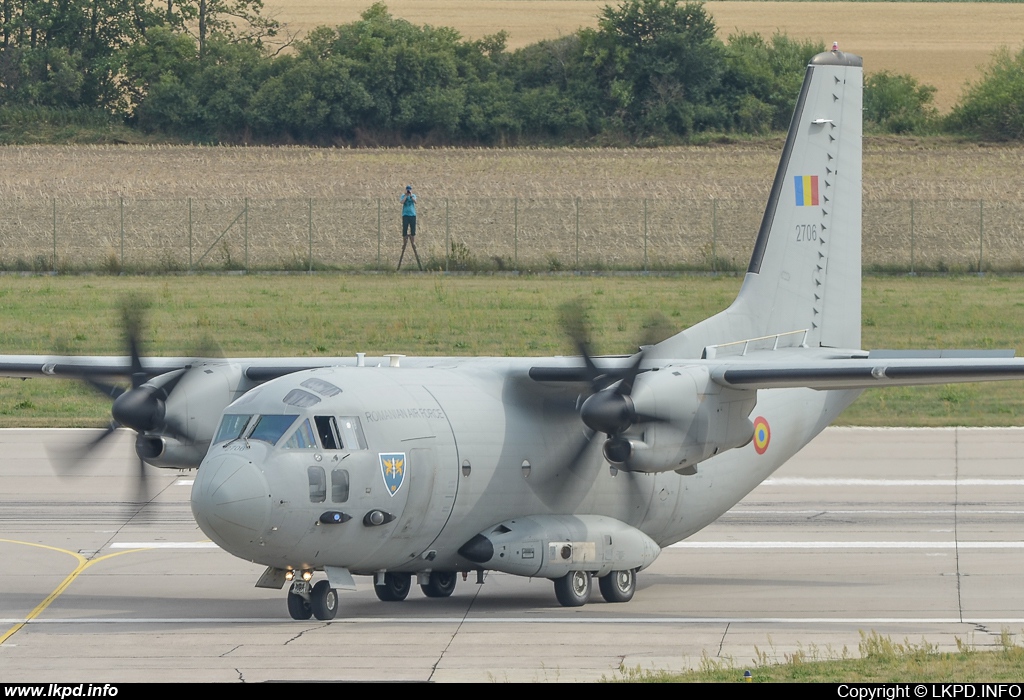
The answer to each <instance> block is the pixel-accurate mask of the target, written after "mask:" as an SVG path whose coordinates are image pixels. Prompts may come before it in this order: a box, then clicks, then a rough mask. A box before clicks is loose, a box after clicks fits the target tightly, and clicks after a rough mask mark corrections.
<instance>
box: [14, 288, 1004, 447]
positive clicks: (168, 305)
mask: <svg viewBox="0 0 1024 700" xmlns="http://www.w3.org/2000/svg"><path fill="white" fill-rule="evenodd" d="M739 284H740V278H739V277H734V276H718V277H711V276H704V275H692V276H691V275H678V276H676V275H673V276H650V277H645V276H639V275H630V276H576V275H571V274H567V275H565V276H560V275H554V276H548V275H537V276H516V275H507V276H506V275H494V276H490V275H480V276H472V275H469V276H460V275H449V276H446V275H440V274H423V275H418V274H416V275H404V274H403V275H392V274H382V275H377V274H365V275H341V274H316V275H312V276H308V275H194V276H165V277H107V276H24V277H23V276H15V275H5V276H0V314H2V318H3V323H2V325H0V353H3V354H50V353H62V354H96V355H103V354H123V353H124V352H125V350H124V347H123V341H122V340H121V337H120V331H119V305H120V300H121V299H122V298H123V297H124V296H126V295H128V294H142V295H144V296H146V297H148V298H149V299H150V300H151V301H152V308H151V310H150V313H149V317H148V329H147V332H146V335H145V338H146V341H147V342H146V348H145V349H146V352H148V353H150V354H155V355H182V354H184V355H188V354H192V353H194V352H195V351H196V349H197V348H199V347H202V346H204V343H205V342H206V341H205V339H207V338H213V339H215V340H216V341H217V342H218V343H219V344H220V346H221V348H222V349H223V351H224V354H225V355H227V356H229V357H231V356H250V357H260V356H293V355H295V356H311V357H312V356H351V355H354V354H355V353H356V352H366V353H370V354H377V353H388V352H399V353H404V354H407V355H497V356H518V355H526V356H544V355H552V354H569V353H572V352H573V349H572V347H571V346H570V344H569V342H568V341H567V340H566V338H565V336H564V334H563V332H562V330H561V329H560V328H559V324H558V306H559V305H560V304H561V303H562V302H564V301H566V300H569V299H573V298H576V297H582V298H583V299H584V300H585V303H586V305H587V307H588V309H589V316H590V320H591V323H592V326H593V335H594V339H595V346H596V348H595V349H596V351H598V352H602V353H628V352H632V351H633V350H634V349H635V346H636V345H637V343H638V342H639V341H640V339H641V338H643V337H644V330H643V326H644V325H645V324H648V323H650V321H651V317H652V315H653V314H654V313H655V312H657V313H659V314H661V315H663V316H664V317H665V318H666V319H667V321H668V323H669V324H670V325H671V327H672V328H674V329H682V328H685V327H687V326H689V325H691V324H693V323H695V322H697V321H700V320H701V319H703V318H706V317H707V316H710V315H711V314H714V313H716V312H717V311H719V310H721V309H723V308H725V307H726V306H728V304H729V303H730V302H731V301H732V299H733V297H734V296H735V294H736V291H737V289H738V288H739ZM1022 311H1024V277H994V276H986V277H981V278H979V277H975V276H964V277H917V278H909V277H869V278H866V279H865V281H864V306H863V318H864V332H863V346H864V347H865V348H915V347H916V348H954V347H967V348H1017V347H1018V346H1020V345H1021V339H1022V338H1024V313H1022ZM1022 396H1024V392H1022V391H1021V385H1020V384H1018V383H1016V382H1003V383H992V384H984V385H974V384H963V385H956V386H938V387H920V388H906V389H903V388H901V389H887V390H878V391H873V392H868V393H865V395H864V396H863V397H861V399H859V400H858V401H857V403H855V404H854V405H853V407H851V408H850V409H849V410H848V411H847V412H846V413H845V414H844V415H843V416H842V417H841V418H840V421H839V423H840V424H847V425H907V426H927V425H1024V398H1022ZM108 410H109V404H108V403H107V402H106V401H105V400H103V399H102V398H98V397H94V395H93V392H92V390H90V389H87V388H85V387H83V386H81V385H79V384H77V383H75V382H71V381H47V380H39V379H34V380H29V381H20V380H0V427H16V426H82V425H97V424H101V423H104V422H105V421H106V420H108V415H109V414H108Z"/></svg>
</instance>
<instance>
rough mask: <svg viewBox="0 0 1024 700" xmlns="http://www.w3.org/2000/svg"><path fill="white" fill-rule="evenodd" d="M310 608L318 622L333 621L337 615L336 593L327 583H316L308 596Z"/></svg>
mask: <svg viewBox="0 0 1024 700" xmlns="http://www.w3.org/2000/svg"><path fill="white" fill-rule="evenodd" d="M310 598H311V599H312V600H311V602H310V607H311V608H312V609H313V615H314V616H315V617H316V619H318V620H333V619H334V616H335V615H337V614H338V592H337V591H336V590H334V589H333V588H331V584H330V583H329V582H327V581H317V583H316V585H315V586H313V592H312V593H311V594H310Z"/></svg>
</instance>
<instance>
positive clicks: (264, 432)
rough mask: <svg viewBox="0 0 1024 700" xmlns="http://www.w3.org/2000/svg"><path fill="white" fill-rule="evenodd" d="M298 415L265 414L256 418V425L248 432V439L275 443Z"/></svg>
mask: <svg viewBox="0 0 1024 700" xmlns="http://www.w3.org/2000/svg"><path fill="white" fill-rule="evenodd" d="M296 418H298V416H278V415H265V416H260V417H259V418H257V419H256V426H255V427H254V428H253V429H252V432H251V433H249V439H250V440H262V441H263V442H269V443H270V444H271V445H275V444H277V441H278V440H280V439H281V436H282V435H284V434H285V432H287V430H288V428H290V427H291V426H292V423H294V422H295V419H296Z"/></svg>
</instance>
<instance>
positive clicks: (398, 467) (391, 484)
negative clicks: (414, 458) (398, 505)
mask: <svg viewBox="0 0 1024 700" xmlns="http://www.w3.org/2000/svg"><path fill="white" fill-rule="evenodd" d="M379 455H380V473H381V475H382V476H383V477H384V485H385V486H386V487H387V489H388V494H389V495H391V496H394V495H395V494H396V493H398V489H400V488H402V483H403V482H404V481H405V473H406V472H407V471H408V469H409V463H408V461H407V460H406V458H405V453H404V452H380V453H379Z"/></svg>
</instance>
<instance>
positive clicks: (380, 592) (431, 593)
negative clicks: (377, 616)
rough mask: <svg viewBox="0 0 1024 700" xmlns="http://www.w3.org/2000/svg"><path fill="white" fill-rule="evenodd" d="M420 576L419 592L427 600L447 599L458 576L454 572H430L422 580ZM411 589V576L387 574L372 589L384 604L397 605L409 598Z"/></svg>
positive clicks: (453, 589)
mask: <svg viewBox="0 0 1024 700" xmlns="http://www.w3.org/2000/svg"><path fill="white" fill-rule="evenodd" d="M422 576H423V575H422V574H420V578H419V581H420V590H422V591H423V595H425V596H427V597H428V598H447V597H448V596H450V595H451V594H452V593H453V592H454V591H455V582H456V580H457V576H458V574H456V573H455V572H454V571H431V572H430V574H429V575H428V576H427V577H426V579H425V580H424V578H423V577H422ZM411 588H412V574H400V573H392V572H390V571H389V572H387V573H385V574H384V576H383V578H381V579H379V580H377V581H376V585H375V586H374V587H373V591H374V593H376V594H377V597H378V598H380V599H381V600H383V601H384V602H386V603H397V602H399V601H403V600H405V599H406V598H407V597H408V596H409V590H410V589H411Z"/></svg>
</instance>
